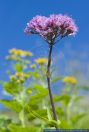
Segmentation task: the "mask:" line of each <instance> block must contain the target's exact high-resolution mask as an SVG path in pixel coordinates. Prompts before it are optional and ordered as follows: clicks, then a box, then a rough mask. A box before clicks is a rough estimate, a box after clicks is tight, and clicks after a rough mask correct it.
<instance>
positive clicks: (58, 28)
mask: <svg viewBox="0 0 89 132" xmlns="http://www.w3.org/2000/svg"><path fill="white" fill-rule="evenodd" d="M77 31H78V29H77V26H76V25H75V23H74V21H73V19H72V18H70V17H69V16H67V15H61V14H59V15H50V16H49V17H45V16H36V17H34V18H33V19H32V20H31V21H30V22H29V23H27V26H26V28H25V30H24V32H25V33H26V34H38V35H40V36H41V37H42V38H43V39H45V40H46V41H47V42H48V43H50V44H53V43H55V42H56V40H57V39H59V38H62V37H66V36H69V35H75V34H76V33H77Z"/></svg>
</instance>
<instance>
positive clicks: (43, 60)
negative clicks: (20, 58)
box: [35, 58, 48, 65]
mask: <svg viewBox="0 0 89 132" xmlns="http://www.w3.org/2000/svg"><path fill="white" fill-rule="evenodd" d="M35 61H36V63H38V64H40V65H44V64H46V63H47V61H48V59H47V58H38V59H36V60H35Z"/></svg>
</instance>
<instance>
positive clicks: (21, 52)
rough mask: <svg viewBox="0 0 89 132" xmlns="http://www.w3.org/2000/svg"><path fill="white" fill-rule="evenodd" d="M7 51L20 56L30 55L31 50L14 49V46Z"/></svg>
mask: <svg viewBox="0 0 89 132" xmlns="http://www.w3.org/2000/svg"><path fill="white" fill-rule="evenodd" d="M9 53H10V54H12V55H14V56H20V57H26V56H32V53H31V52H28V51H24V50H20V49H15V48H13V49H11V50H10V51H9Z"/></svg>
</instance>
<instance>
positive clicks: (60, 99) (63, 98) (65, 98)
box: [54, 94, 71, 106]
mask: <svg viewBox="0 0 89 132" xmlns="http://www.w3.org/2000/svg"><path fill="white" fill-rule="evenodd" d="M70 99H71V97H70V96H69V95H66V94H64V95H59V96H54V102H62V103H63V104H64V105H66V106H67V105H68V103H69V101H70Z"/></svg>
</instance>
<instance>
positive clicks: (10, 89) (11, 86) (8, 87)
mask: <svg viewBox="0 0 89 132" xmlns="http://www.w3.org/2000/svg"><path fill="white" fill-rule="evenodd" d="M3 87H4V90H5V91H6V92H7V93H9V94H11V95H15V94H18V93H19V92H20V91H22V89H23V88H22V86H21V85H20V84H18V83H17V82H15V81H9V82H5V83H4V84H3Z"/></svg>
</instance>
